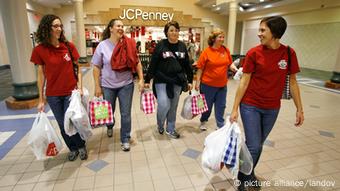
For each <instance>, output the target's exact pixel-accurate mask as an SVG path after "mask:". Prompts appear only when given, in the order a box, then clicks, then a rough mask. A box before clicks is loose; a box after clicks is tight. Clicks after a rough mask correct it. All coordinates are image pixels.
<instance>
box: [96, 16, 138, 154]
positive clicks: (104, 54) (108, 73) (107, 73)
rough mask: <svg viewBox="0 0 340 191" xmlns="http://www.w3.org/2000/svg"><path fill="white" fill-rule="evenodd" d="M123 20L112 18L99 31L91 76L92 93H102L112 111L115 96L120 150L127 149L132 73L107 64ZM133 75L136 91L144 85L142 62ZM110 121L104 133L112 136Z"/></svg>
mask: <svg viewBox="0 0 340 191" xmlns="http://www.w3.org/2000/svg"><path fill="white" fill-rule="evenodd" d="M123 26H124V25H123V22H122V21H121V20H118V19H112V20H111V21H110V22H109V24H108V25H107V27H106V28H105V30H104V32H103V37H102V38H103V39H102V41H101V42H100V43H99V45H98V46H97V48H96V51H95V52H94V55H93V57H92V60H91V62H92V65H93V66H94V67H93V77H94V81H95V96H96V97H100V96H102V95H103V96H104V99H105V100H107V101H109V102H110V103H111V105H112V110H113V113H114V111H115V106H116V99H117V97H118V101H119V106H120V115H121V129H120V139H121V149H122V150H123V151H129V150H130V144H129V141H130V138H131V136H130V133H131V106H132V96H133V89H134V84H133V75H132V72H131V70H126V71H115V70H112V67H111V56H112V52H113V50H114V48H115V47H116V45H117V43H118V42H119V41H120V39H121V38H122V37H123V35H124V30H123ZM136 70H137V74H138V77H139V83H138V85H139V90H142V88H143V86H144V82H143V81H144V79H143V72H142V65H141V63H140V62H139V63H138V64H137V68H136ZM114 123H115V122H113V123H112V124H107V135H108V136H109V137H112V133H113V126H114Z"/></svg>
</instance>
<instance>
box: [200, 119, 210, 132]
mask: <svg viewBox="0 0 340 191" xmlns="http://www.w3.org/2000/svg"><path fill="white" fill-rule="evenodd" d="M206 123H207V122H206V121H204V122H201V125H200V129H201V131H206V130H207V129H208V128H207V126H206Z"/></svg>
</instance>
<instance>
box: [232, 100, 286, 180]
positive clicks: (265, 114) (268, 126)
mask: <svg viewBox="0 0 340 191" xmlns="http://www.w3.org/2000/svg"><path fill="white" fill-rule="evenodd" d="M279 111H280V109H260V108H258V107H255V106H251V105H247V104H241V105H240V113H241V118H242V122H243V127H244V134H245V136H246V145H247V147H248V149H249V152H250V154H251V156H252V158H253V164H254V166H253V171H252V173H251V175H245V174H243V173H241V172H239V174H238V179H239V180H241V181H248V180H251V179H252V178H254V177H255V174H254V169H255V167H256V165H257V163H258V161H259V159H260V156H261V153H262V147H263V143H264V141H265V140H266V138H267V137H268V135H269V133H270V131H271V130H272V129H273V126H274V124H275V121H276V119H277V116H278V114H279Z"/></svg>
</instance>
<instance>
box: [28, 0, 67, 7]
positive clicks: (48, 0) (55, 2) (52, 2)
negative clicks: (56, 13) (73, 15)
mask: <svg viewBox="0 0 340 191" xmlns="http://www.w3.org/2000/svg"><path fill="white" fill-rule="evenodd" d="M31 1H32V2H35V3H37V4H40V5H43V6H45V7H50V8H60V7H61V6H62V5H71V4H72V0H31Z"/></svg>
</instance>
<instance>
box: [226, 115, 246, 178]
mask: <svg viewBox="0 0 340 191" xmlns="http://www.w3.org/2000/svg"><path fill="white" fill-rule="evenodd" d="M227 121H228V123H227V124H226V125H225V126H228V128H229V131H228V134H227V142H226V145H225V152H224V156H223V163H224V165H225V166H226V167H227V168H228V170H229V171H230V173H231V175H232V176H233V178H237V174H238V171H239V162H240V160H239V156H240V150H241V142H242V136H241V130H240V127H239V125H238V124H237V123H236V122H234V123H232V124H230V122H229V118H228V119H227Z"/></svg>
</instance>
